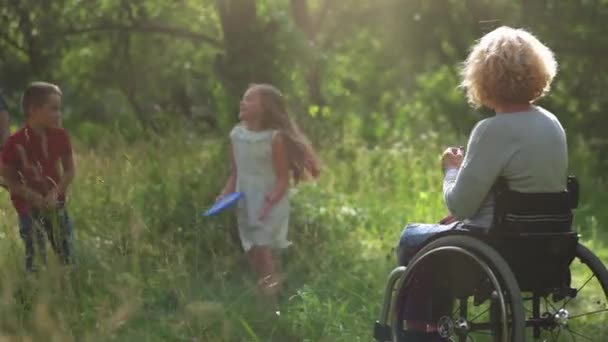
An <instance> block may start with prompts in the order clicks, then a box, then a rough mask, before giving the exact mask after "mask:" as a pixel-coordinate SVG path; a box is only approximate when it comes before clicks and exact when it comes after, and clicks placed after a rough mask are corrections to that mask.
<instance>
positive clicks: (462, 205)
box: [375, 27, 608, 341]
mask: <svg viewBox="0 0 608 342" xmlns="http://www.w3.org/2000/svg"><path fill="white" fill-rule="evenodd" d="M556 71H557V63H556V61H555V59H554V56H553V53H552V52H551V50H550V49H549V48H548V47H547V46H545V45H543V44H542V43H541V42H540V41H539V40H538V39H537V38H536V37H534V36H533V35H532V34H530V33H528V32H526V31H524V30H521V29H513V28H509V27H500V28H498V29H495V30H494V31H492V32H490V33H488V34H486V35H485V36H484V37H482V38H481V39H480V40H479V41H478V42H477V43H476V45H474V46H473V48H472V50H471V52H470V54H469V56H468V57H467V59H466V61H465V62H464V66H463V70H462V83H461V86H462V87H463V88H464V89H465V90H466V96H467V98H468V101H469V103H470V104H471V105H473V106H474V107H481V106H485V107H488V108H491V109H492V110H493V111H494V112H495V115H494V116H492V117H490V118H487V119H484V120H482V121H480V122H479V123H477V125H476V126H475V127H474V129H473V131H472V133H471V135H470V139H469V141H468V144H467V148H466V153H464V150H463V149H462V148H448V149H446V150H445V151H444V153H443V157H442V166H443V170H444V178H443V196H444V200H445V204H446V207H447V209H448V210H449V212H450V214H451V215H453V216H454V217H456V218H457V221H455V222H452V223H450V224H419V223H416V224H408V225H407V226H406V227H405V229H404V230H403V233H402V234H401V238H400V241H399V244H398V247H397V258H398V262H399V264H400V265H401V266H402V267H398V268H397V269H395V271H393V273H392V274H391V276H390V277H389V284H387V289H386V294H385V303H384V304H385V305H384V308H383V312H382V314H381V319H380V322H379V323H377V325H376V332H375V335H376V338H377V339H378V340H381V341H384V340H393V341H449V340H453V339H454V338H456V337H458V338H459V340H460V341H468V340H469V339H470V338H471V337H474V336H475V335H474V332H477V331H482V330H485V334H489V335H492V336H493V340H495V341H522V340H523V339H524V328H525V325H526V324H528V322H525V321H524V319H525V318H524V316H525V315H524V309H523V306H522V305H523V304H522V302H523V301H522V299H521V298H522V297H521V291H520V289H519V287H520V285H522V284H518V281H519V282H521V281H522V280H521V277H520V276H517V277H515V276H514V275H513V274H514V273H516V272H518V271H517V270H519V269H526V267H523V266H525V265H526V264H527V263H529V262H530V261H529V260H519V261H517V260H516V259H517V258H510V259H508V257H506V256H505V257H504V258H503V256H504V254H505V253H506V254H509V252H510V253H511V254H514V255H515V256H518V254H521V255H525V254H526V253H528V252H530V253H532V254H533V255H532V254H531V255H528V256H529V257H533V258H536V259H538V260H540V259H543V257H544V256H551V258H550V260H548V261H547V262H548V264H550V265H551V266H550V267H548V268H543V269H544V270H545V271H546V272H549V268H550V269H555V271H554V272H553V271H551V272H552V274H548V273H546V274H544V275H543V276H541V277H539V276H536V277H535V276H534V271H532V274H533V276H531V277H529V278H533V279H540V278H543V279H545V280H547V281H549V279H553V280H554V281H555V282H557V283H559V284H560V286H561V285H563V288H564V291H565V292H563V293H557V295H558V296H559V295H561V296H562V298H563V297H564V296H566V295H568V294H570V295H572V292H568V291H567V289H570V287H569V277H570V274H569V273H568V265H569V263H570V262H571V261H572V259H573V258H574V256H575V253H576V252H577V251H578V249H577V250H576V251H575V249H576V248H577V245H576V242H577V241H576V234H574V233H572V232H571V223H572V215H571V209H572V208H573V207H574V206H575V205H573V200H572V197H573V195H574V197H576V194H573V192H572V189H571V191H570V193H568V192H567V191H566V188H567V181H568V177H567V172H568V150H567V143H566V134H565V132H564V129H563V127H562V125H561V124H560V122H559V120H558V119H557V117H556V116H555V115H553V114H552V113H551V112H549V111H548V110H546V109H544V108H542V107H540V106H538V105H535V104H534V103H535V102H536V101H537V100H538V99H540V98H541V97H542V96H544V95H545V94H546V93H547V92H548V91H549V89H550V86H551V82H552V80H553V78H554V76H555V74H556ZM499 180H502V183H503V185H502V190H503V191H502V192H501V191H498V189H499V188H498V187H497V184H498V183H499ZM572 184H574V183H572ZM506 190H508V191H506ZM499 194H503V195H502V197H501V196H499ZM520 195H521V196H520ZM545 195H546V196H545ZM518 196H519V197H518ZM539 196H540V197H539ZM509 201H510V202H509ZM499 202H500V203H499ZM532 207H534V208H532ZM497 226H501V227H504V228H500V229H498V228H497ZM528 228H529V229H531V231H530V230H528ZM499 230H500V234H492V232H497V231H499ZM510 233H511V234H510ZM523 233H530V234H531V235H530V234H528V235H530V236H528V237H527V238H526V240H525V241H528V242H525V243H524V242H522V241H523V240H521V239H516V240H513V236H514V234H518V235H517V236H518V237H519V238H521V236H522V235H521V234H523ZM544 233H547V234H549V233H552V234H554V235H551V236H553V238H554V240H555V241H553V238H551V237H550V236H549V235H547V236H544V235H543V234H544ZM535 234H536V235H535ZM560 234H562V235H564V234H565V235H564V236H565V237H564V236H562V235H560ZM572 234H574V237H573V235H572ZM537 235H540V236H541V237H538V236H537ZM535 236H536V237H538V238H536V239H535V238H534V237H535ZM555 236H558V237H555ZM477 237H482V238H477ZM539 241H541V242H540V243H541V244H543V245H544V244H546V243H545V242H542V241H552V243H550V244H549V245H550V246H549V247H547V249H546V250H545V249H544V248H540V247H539V246H540V245H539ZM528 245H530V246H528ZM526 249H527V250H526ZM556 250H557V251H559V253H558V254H559V256H557V254H551V253H552V252H555V251H556ZM566 251H568V252H566ZM503 252H504V253H503ZM587 252H588V251H587ZM534 253H536V254H534ZM539 253H540V254H539ZM501 255H502V256H501ZM591 256H593V255H591ZM593 257H594V256H593ZM505 259H508V260H507V261H508V262H506V261H505ZM596 259H597V258H596ZM592 261H593V260H592ZM517 262H519V264H518V263H517ZM514 264H517V265H520V266H521V265H523V266H522V267H519V268H518V267H515V268H514V267H513V266H514ZM596 264H597V262H596ZM600 265H601V263H600ZM403 266H407V267H403ZM602 267H603V266H602ZM596 268H597V267H596ZM563 270H565V271H563ZM527 271H528V273H530V270H527ZM603 271H604V273H605V268H604V269H603ZM536 272H537V271H536ZM520 273H522V272H520ZM523 273H525V272H523ZM523 273H522V274H523ZM595 273H597V272H595ZM596 276H597V274H596ZM599 278H605V279H606V283H607V284H608V276H606V275H600V277H599ZM547 281H540V282H535V283H534V281H533V283H534V284H532V285H530V286H528V285H526V286H528V287H530V289H531V290H533V291H536V292H534V296H536V297H539V298H540V297H541V296H542V295H547V293H543V292H542V291H540V290H543V291H545V290H546V289H542V287H546V286H552V284H553V283H551V284H549V283H547ZM396 283H397V284H399V286H398V287H397V289H395V288H394V285H395V284H396ZM602 287H604V290H605V289H606V287H605V286H604V284H602ZM523 288H524V286H522V289H523ZM537 290H538V291H537ZM393 292H394V293H395V294H396V296H395V297H396V299H395V300H393V299H392V294H393ZM545 292H546V291H545ZM553 294H554V295H555V294H556V293H553ZM536 297H535V298H536ZM469 298H472V299H473V300H472V303H470V304H474V305H479V304H480V303H483V302H489V304H488V306H489V307H488V309H487V310H485V311H483V310H482V311H479V312H478V311H475V313H476V315H477V316H478V317H486V318H485V322H483V323H477V321H476V319H466V317H468V316H470V315H467V314H469V313H471V314H472V312H469V311H470V310H468V309H467V305H468V304H467V303H469V301H468V299H469ZM539 298H536V299H535V300H534V305H533V308H532V311H534V312H533V313H534V315H533V316H534V317H533V318H534V319H537V321H538V324H537V326H535V327H534V337H537V335H538V336H540V333H539V331H540V329H541V328H542V327H544V326H548V325H549V323H550V322H549V319H547V321H543V322H542V324H541V317H540V315H541V314H540V309H539V308H538V307H537V306H538V303H537V302H538V301H539V300H540V299H539ZM456 300H459V303H460V306H459V308H457V311H456V312H454V304H455V302H456ZM473 311H474V310H473ZM558 313H561V314H562V316H563V315H565V313H564V312H562V311H559V310H556V312H555V314H554V313H551V315H552V316H551V317H554V316H556V315H558ZM389 316H392V317H391V318H392V321H391V322H392V323H391V326H389V323H390V322H388V320H389ZM551 319H552V320H553V321H551V322H553V323H555V322H554V321H556V320H557V319H553V318H551ZM566 319H567V317H566ZM535 324H536V323H535ZM530 325H533V324H532V323H530ZM488 330H489V332H488ZM555 331H556V330H553V329H552V332H555ZM558 335H559V334H558ZM477 336H482V337H483V335H477ZM490 340H492V339H490Z"/></svg>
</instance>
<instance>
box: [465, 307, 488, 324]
mask: <svg viewBox="0 0 608 342" xmlns="http://www.w3.org/2000/svg"><path fill="white" fill-rule="evenodd" d="M488 311H490V307H489V306H488V308H487V309H485V310H483V311H482V312H481V313H479V314H478V315H477V316H475V317H473V318H471V319H470V320H469V322H474V321H475V320H476V319H477V318H479V317H481V315H483V314H485V313H486V312H488Z"/></svg>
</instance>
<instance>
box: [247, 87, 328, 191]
mask: <svg viewBox="0 0 608 342" xmlns="http://www.w3.org/2000/svg"><path fill="white" fill-rule="evenodd" d="M249 89H255V91H257V92H258V94H259V96H260V101H261V105H262V109H263V111H264V113H263V115H262V120H261V124H262V126H263V127H264V128H265V129H275V130H277V131H279V132H280V133H281V134H282V136H283V138H284V139H285V144H286V149H287V156H288V158H289V168H290V170H291V173H292V177H293V179H294V181H295V182H296V183H298V182H300V181H302V180H310V179H316V178H318V177H319V175H320V173H321V162H320V160H319V158H318V156H317V154H316V152H315V150H314V149H313V147H312V144H311V142H310V140H309V139H308V138H307V137H306V135H304V133H302V131H301V130H300V128H299V127H298V125H297V124H296V123H295V122H294V121H293V120H292V119H291V118H290V116H289V114H288V110H287V104H286V101H285V98H284V96H283V94H282V93H281V91H280V90H279V89H277V88H276V87H274V86H273V85H270V84H251V85H249Z"/></svg>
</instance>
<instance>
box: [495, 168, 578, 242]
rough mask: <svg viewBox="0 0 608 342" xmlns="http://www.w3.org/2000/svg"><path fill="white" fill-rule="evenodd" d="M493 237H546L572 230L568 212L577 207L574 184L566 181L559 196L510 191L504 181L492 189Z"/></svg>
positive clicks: (575, 183)
mask: <svg viewBox="0 0 608 342" xmlns="http://www.w3.org/2000/svg"><path fill="white" fill-rule="evenodd" d="M493 191H494V202H495V203H494V223H493V225H492V229H491V230H492V232H493V233H509V234H517V233H549V232H567V231H571V230H572V219H573V214H572V209H575V208H576V207H577V206H578V193H579V186H578V181H577V180H576V178H575V177H574V176H569V177H568V182H567V187H566V189H564V191H561V192H552V193H523V192H517V191H512V190H510V189H509V187H508V184H507V182H506V180H505V179H504V178H502V177H501V178H500V179H499V180H498V182H497V183H496V185H495V186H494V189H493Z"/></svg>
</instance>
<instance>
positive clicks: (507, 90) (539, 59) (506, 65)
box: [460, 26, 557, 107]
mask: <svg viewBox="0 0 608 342" xmlns="http://www.w3.org/2000/svg"><path fill="white" fill-rule="evenodd" d="M556 73H557V62H556V61H555V58H554V56H553V52H552V51H551V50H550V49H549V48H548V47H547V46H545V45H544V44H543V43H541V42H540V41H539V40H538V39H537V38H536V37H534V36H533V35H532V34H531V33H529V32H527V31H525V30H523V29H514V28H511V27H506V26H503V27H499V28H497V29H495V30H493V31H492V32H489V33H488V34H486V35H485V36H483V37H482V38H481V39H480V40H479V41H478V42H477V44H475V45H474V46H473V48H472V49H471V53H470V54H469V56H468V57H467V59H466V61H465V62H464V65H463V68H462V83H461V84H460V85H461V87H463V88H464V89H465V90H466V93H467V99H468V101H469V103H470V104H471V105H472V106H474V107H481V106H482V105H484V106H488V107H492V106H493V105H496V104H500V105H505V104H523V103H532V102H534V101H536V100H538V99H539V98H541V97H542V96H544V95H545V94H546V93H547V92H548V91H549V89H550V87H551V82H552V81H553V78H554V77H555V74H556Z"/></svg>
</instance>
